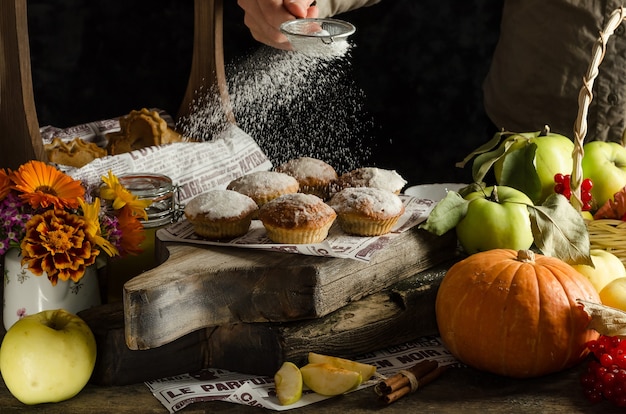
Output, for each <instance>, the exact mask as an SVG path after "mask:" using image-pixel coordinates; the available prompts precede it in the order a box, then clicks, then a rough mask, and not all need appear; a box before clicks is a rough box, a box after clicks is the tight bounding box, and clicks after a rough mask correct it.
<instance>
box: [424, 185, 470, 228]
mask: <svg viewBox="0 0 626 414" xmlns="http://www.w3.org/2000/svg"><path fill="white" fill-rule="evenodd" d="M468 205H469V201H467V200H465V199H464V198H463V197H462V196H461V195H460V194H459V193H457V192H456V191H448V193H447V194H446V197H445V198H444V199H443V200H441V201H440V202H439V203H437V205H436V206H435V208H433V210H432V211H431V212H430V214H429V215H428V218H427V219H426V221H425V222H423V223H421V224H420V225H419V228H420V229H424V230H426V231H428V232H429V233H433V234H435V235H437V236H441V235H443V234H445V233H447V232H448V231H450V230H452V229H453V228H455V227H456V225H457V224H458V223H459V221H461V220H462V219H463V217H465V215H466V214H467V207H468Z"/></svg>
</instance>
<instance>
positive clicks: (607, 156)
mask: <svg viewBox="0 0 626 414" xmlns="http://www.w3.org/2000/svg"><path fill="white" fill-rule="evenodd" d="M583 150H584V155H583V160H582V168H583V176H584V177H585V178H590V179H591V182H592V183H593V187H592V188H591V195H592V197H593V207H595V208H600V207H602V206H603V205H604V203H606V201H607V200H613V195H614V194H615V193H617V192H618V191H620V190H621V189H622V188H623V187H624V186H625V185H626V148H624V147H623V146H621V145H620V144H618V143H615V142H604V141H591V142H588V143H587V144H585V145H584V147H583Z"/></svg>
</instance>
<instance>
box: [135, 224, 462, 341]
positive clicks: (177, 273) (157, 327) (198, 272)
mask: <svg viewBox="0 0 626 414" xmlns="http://www.w3.org/2000/svg"><path fill="white" fill-rule="evenodd" d="M456 246H457V243H456V237H455V235H454V233H453V232H452V233H448V234H446V235H444V236H439V237H438V236H434V235H432V234H430V233H428V232H426V231H424V230H419V229H417V228H413V229H411V230H408V231H406V232H404V233H402V234H400V235H398V236H396V237H395V238H394V239H393V240H392V241H391V243H390V244H389V245H388V246H387V247H386V248H385V249H383V250H381V251H379V252H378V253H376V254H375V255H374V256H373V258H372V260H371V261H370V262H367V263H365V262H359V261H356V260H352V259H341V258H327V257H316V256H304V255H296V254H289V253H279V252H267V251H256V250H250V249H241V248H232V247H214V246H210V247H204V246H195V245H189V244H178V243H177V244H173V243H162V245H161V246H160V248H161V249H162V250H163V257H167V259H166V260H165V262H164V263H163V264H161V265H160V266H158V267H156V268H155V269H152V270H149V271H147V272H144V273H142V274H141V275H139V276H137V277H135V278H133V279H131V280H130V281H129V282H127V283H126V284H125V285H124V317H125V332H126V343H127V345H128V347H129V348H130V349H133V350H145V349H150V348H155V347H159V346H162V345H164V344H167V343H170V342H172V341H174V340H176V339H178V338H181V337H182V336H184V335H186V334H188V333H191V332H194V331H197V330H198V329H202V328H207V327H212V326H223V325H232V324H236V323H242V322H245V323H257V322H291V321H298V320H307V319H314V318H320V317H323V316H325V315H328V314H329V313H331V312H333V311H335V310H337V309H339V308H341V307H343V306H345V305H346V304H348V303H350V302H353V301H355V300H358V299H360V298H363V297H365V296H367V295H370V294H372V293H376V292H379V291H381V290H382V289H384V288H386V287H388V286H390V285H392V284H393V283H396V282H398V281H400V280H403V279H405V278H407V277H409V276H412V275H415V274H417V273H419V272H421V271H424V270H426V269H429V268H431V267H432V266H434V265H436V264H438V263H441V262H443V261H445V260H447V259H450V258H452V257H454V256H455V254H456Z"/></svg>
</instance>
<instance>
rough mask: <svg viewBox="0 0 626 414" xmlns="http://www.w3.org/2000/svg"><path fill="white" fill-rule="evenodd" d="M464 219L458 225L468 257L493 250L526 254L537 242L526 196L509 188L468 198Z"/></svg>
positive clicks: (492, 189) (472, 195)
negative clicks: (526, 250)
mask: <svg viewBox="0 0 626 414" xmlns="http://www.w3.org/2000/svg"><path fill="white" fill-rule="evenodd" d="M465 199H466V200H468V201H469V205H468V206H467V213H466V214H465V217H463V219H461V221H459V223H458V224H457V225H456V235H457V238H458V240H459V243H460V244H461V246H462V247H463V249H464V250H465V252H466V253H467V254H474V253H478V252H482V251H485V250H491V249H514V250H525V249H528V248H530V246H532V244H533V241H534V238H533V232H532V228H531V224H530V216H529V213H528V206H532V205H533V202H532V201H531V200H530V198H528V196H527V195H526V194H524V193H523V192H521V191H519V190H516V189H514V188H511V187H506V186H493V187H487V188H485V189H484V191H476V192H473V193H470V194H468V195H466V196H465Z"/></svg>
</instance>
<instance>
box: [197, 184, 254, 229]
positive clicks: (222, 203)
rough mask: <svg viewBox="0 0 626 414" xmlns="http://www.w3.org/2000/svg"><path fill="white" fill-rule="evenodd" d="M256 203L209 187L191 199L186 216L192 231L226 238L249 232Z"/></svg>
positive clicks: (248, 198) (234, 192)
mask: <svg viewBox="0 0 626 414" xmlns="http://www.w3.org/2000/svg"><path fill="white" fill-rule="evenodd" d="M257 210H258V206H257V204H256V203H255V202H254V200H253V199H251V198H250V197H248V196H247V195H244V194H241V193H238V192H236V191H232V190H212V191H208V192H206V193H202V194H199V195H197V196H196V197H194V198H193V199H191V201H189V203H187V205H186V206H185V217H186V218H187V220H189V222H190V223H191V224H193V228H194V231H195V232H196V233H197V234H199V235H200V236H203V237H206V238H209V239H228V238H233V237H239V236H243V235H244V234H246V233H247V232H248V229H249V228H250V223H251V222H252V216H253V214H254V213H255V212H256V211H257Z"/></svg>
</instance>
